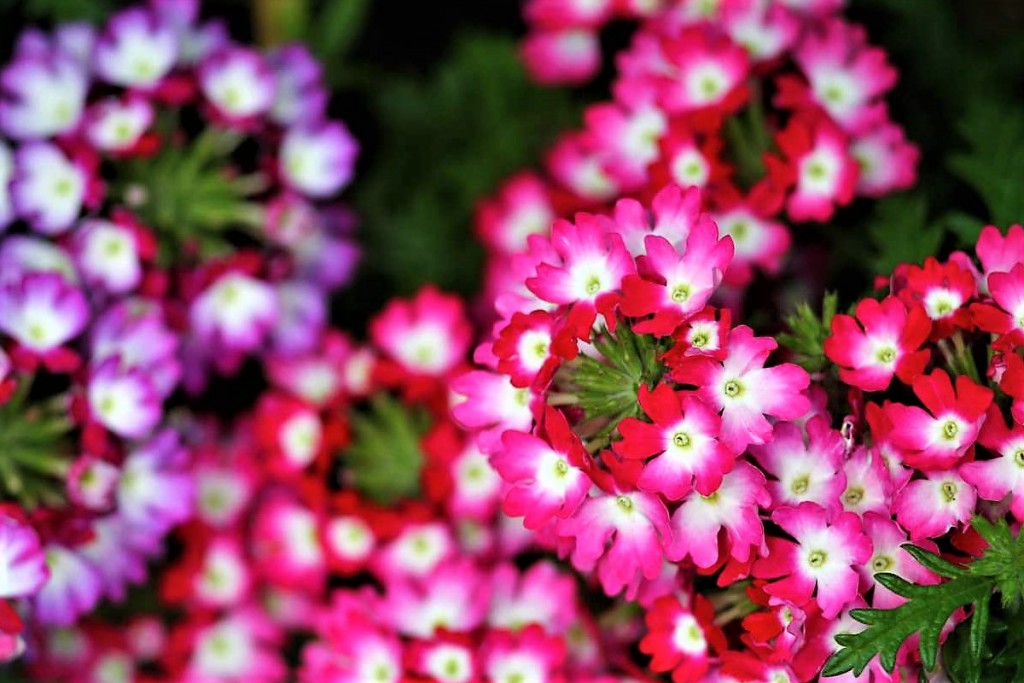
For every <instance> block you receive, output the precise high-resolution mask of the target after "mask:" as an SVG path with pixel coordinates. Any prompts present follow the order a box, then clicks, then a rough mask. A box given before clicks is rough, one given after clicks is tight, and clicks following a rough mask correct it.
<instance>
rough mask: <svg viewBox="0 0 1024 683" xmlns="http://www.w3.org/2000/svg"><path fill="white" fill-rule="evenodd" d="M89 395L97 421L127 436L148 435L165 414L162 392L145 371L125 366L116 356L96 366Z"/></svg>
mask: <svg viewBox="0 0 1024 683" xmlns="http://www.w3.org/2000/svg"><path fill="white" fill-rule="evenodd" d="M88 399H89V409H90V412H91V413H92V416H93V417H94V418H95V419H96V421H97V422H99V423H100V424H101V425H103V426H104V427H106V428H107V429H109V430H110V431H112V432H114V433H115V434H117V435H118V436H122V437H124V438H127V439H141V438H143V437H145V436H146V435H148V434H149V433H150V432H151V431H152V430H153V428H154V427H156V425H157V423H158V422H159V421H160V418H161V417H162V415H163V405H162V403H161V400H160V396H159V394H158V393H157V391H156V389H155V388H154V387H153V383H152V382H151V381H150V380H149V378H148V377H147V376H146V375H145V373H144V372H143V371H142V370H138V369H125V368H123V367H122V366H121V363H120V361H119V360H118V359H116V358H110V359H108V360H106V361H103V362H102V363H101V364H100V365H99V366H98V367H96V368H95V369H94V371H93V373H92V375H91V377H90V378H89V388H88Z"/></svg>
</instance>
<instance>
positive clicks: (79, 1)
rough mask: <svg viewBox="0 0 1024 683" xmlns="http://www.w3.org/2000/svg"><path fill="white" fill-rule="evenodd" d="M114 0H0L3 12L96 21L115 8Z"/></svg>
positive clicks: (58, 18)
mask: <svg viewBox="0 0 1024 683" xmlns="http://www.w3.org/2000/svg"><path fill="white" fill-rule="evenodd" d="M117 7H118V5H117V3H116V2H115V1H114V0H0V10H2V11H4V12H8V11H11V10H13V9H18V10H20V11H21V12H24V13H25V14H26V15H27V16H29V17H32V18H34V19H49V20H51V21H93V22H98V21H100V20H102V19H104V18H106V17H108V16H110V14H111V12H113V11H114V10H115V9H117Z"/></svg>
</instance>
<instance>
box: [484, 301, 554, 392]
mask: <svg viewBox="0 0 1024 683" xmlns="http://www.w3.org/2000/svg"><path fill="white" fill-rule="evenodd" d="M554 337H555V318H554V317H553V316H552V314H550V313H548V312H547V311H533V312H532V313H530V314H526V313H514V314H513V315H512V319H511V320H509V321H508V324H505V325H504V326H502V327H501V330H500V332H498V334H497V338H496V339H495V340H494V344H493V346H492V350H493V352H494V355H495V356H496V357H497V359H498V366H497V370H498V371H499V372H501V373H503V374H505V375H508V376H509V378H510V381H511V382H512V385H513V386H516V387H530V386H534V385H539V386H543V385H544V384H546V383H547V382H548V380H550V379H551V374H552V373H553V372H554V371H555V368H556V367H557V365H558V360H559V359H558V358H557V357H556V356H555V355H554V354H553V353H552V349H551V344H552V342H553V340H554Z"/></svg>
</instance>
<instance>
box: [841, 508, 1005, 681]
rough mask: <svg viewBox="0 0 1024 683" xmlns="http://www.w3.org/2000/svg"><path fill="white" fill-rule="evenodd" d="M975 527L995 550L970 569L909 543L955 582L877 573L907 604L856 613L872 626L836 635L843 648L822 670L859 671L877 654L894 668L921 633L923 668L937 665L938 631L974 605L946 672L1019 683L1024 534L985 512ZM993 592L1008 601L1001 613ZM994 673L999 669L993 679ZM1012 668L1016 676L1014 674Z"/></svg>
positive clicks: (946, 652) (957, 677) (946, 655)
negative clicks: (912, 638) (903, 647)
mask: <svg viewBox="0 0 1024 683" xmlns="http://www.w3.org/2000/svg"><path fill="white" fill-rule="evenodd" d="M972 526H973V527H974V529H975V530H976V531H977V532H978V534H980V535H981V537H982V538H983V539H985V541H986V542H987V543H988V548H986V549H985V552H984V553H983V554H982V556H981V557H979V558H977V559H975V560H974V561H973V562H972V563H971V564H969V565H967V566H965V567H960V566H957V565H955V564H953V563H951V562H948V561H946V560H944V559H943V558H941V557H939V556H938V555H935V554H934V553H931V552H928V551H926V550H924V549H922V548H918V547H916V546H913V545H909V544H908V545H904V546H903V548H904V549H905V550H906V551H907V552H908V553H910V554H911V555H912V556H913V557H914V558H915V559H916V560H917V561H918V562H920V563H921V564H922V565H923V566H925V567H926V568H928V569H930V570H931V571H933V572H935V573H936V574H938V575H940V576H943V577H946V578H948V579H950V580H949V581H947V582H945V583H940V584H937V585H922V586H918V585H915V584H913V583H910V582H909V581H907V580H905V579H903V578H901V577H899V576H896V575H895V574H887V573H881V574H876V575H875V579H876V580H877V581H878V582H879V583H880V584H881V585H883V586H885V587H886V588H888V589H889V590H891V591H893V592H894V593H896V594H897V595H900V596H902V597H904V598H907V601H906V602H905V603H904V604H902V605H900V606H899V607H896V608H895V609H891V610H878V609H855V610H851V611H850V615H851V616H852V617H853V618H854V619H855V620H857V621H859V622H861V623H862V624H865V625H866V626H867V628H866V629H864V630H863V631H861V632H859V633H845V634H839V635H837V636H836V642H837V643H838V644H839V645H840V649H839V650H838V651H837V652H835V653H834V654H833V655H832V656H831V657H830V658H829V659H828V661H827V662H826V663H825V668H824V671H823V675H825V676H834V675H838V674H841V673H845V672H847V671H853V672H854V673H855V675H860V673H861V672H862V671H863V670H864V669H865V667H867V666H868V664H869V663H870V662H871V660H872V659H874V658H875V656H878V657H879V660H880V662H881V664H882V667H883V668H885V669H886V670H887V671H890V672H891V671H892V670H893V667H894V666H895V663H896V654H897V652H898V651H899V649H900V647H901V645H902V644H903V642H904V641H905V640H906V639H907V638H909V637H910V636H912V635H914V634H920V645H919V647H920V652H921V661H922V663H923V665H924V668H925V669H927V670H931V669H933V668H934V667H935V664H936V661H937V659H938V643H939V636H940V634H941V632H942V630H943V628H944V627H945V625H946V623H947V621H948V620H949V618H950V616H951V615H952V614H953V613H954V612H955V611H956V610H957V609H959V608H961V607H967V606H970V607H971V616H970V619H969V623H968V624H967V625H966V626H964V625H960V626H958V627H957V629H956V630H955V631H954V633H953V634H952V635H951V637H950V638H949V639H948V641H947V643H946V645H945V646H944V648H943V660H944V662H945V665H944V666H945V668H946V670H947V673H949V675H950V676H951V677H952V680H954V681H955V683H981V682H982V681H984V682H985V683H988V681H990V680H991V681H997V680H1019V679H1018V677H1017V675H1018V674H1019V673H1021V672H1024V650H1021V649H1020V648H1018V647H1016V642H1017V641H1024V636H1022V635H1021V632H1022V629H1021V628H1020V620H1019V614H1018V613H1019V611H1020V602H1021V595H1022V591H1024V578H1022V577H1024V542H1022V541H1021V538H1022V536H1024V534H1020V535H1018V536H1017V537H1016V538H1014V536H1013V534H1012V532H1011V530H1010V527H1009V525H1008V524H1007V523H1006V520H1005V519H1000V520H998V521H996V522H991V521H989V520H988V519H986V518H984V517H981V516H978V517H976V518H975V519H974V520H973V521H972ZM993 591H995V592H997V593H1000V594H1001V598H1002V599H1001V600H1000V601H999V603H998V612H997V613H995V614H993V612H992V604H991V603H992V597H993V596H992V593H993ZM964 628H966V629H967V630H966V632H965V631H964ZM1021 645H1022V646H1024V642H1022V643H1021ZM989 670H998V672H999V673H998V675H997V676H996V677H994V678H989V677H988V675H987V674H986V671H989ZM1011 671H1012V672H1014V673H1013V675H1009V674H1008V672H1011ZM983 676H984V678H983ZM999 676H1003V678H999Z"/></svg>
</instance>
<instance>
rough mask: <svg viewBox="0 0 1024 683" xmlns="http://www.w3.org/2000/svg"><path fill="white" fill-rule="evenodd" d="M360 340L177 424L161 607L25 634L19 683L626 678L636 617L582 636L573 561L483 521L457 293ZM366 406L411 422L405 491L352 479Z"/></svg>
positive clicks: (339, 340)
mask: <svg viewBox="0 0 1024 683" xmlns="http://www.w3.org/2000/svg"><path fill="white" fill-rule="evenodd" d="M370 329H371V338H372V342H371V343H369V344H356V343H353V342H352V341H351V339H349V338H348V337H347V336H345V335H344V334H342V333H341V332H338V331H334V330H332V331H328V332H325V333H324V334H323V335H322V337H321V338H320V340H319V343H318V345H317V347H316V348H315V349H313V350H311V351H309V352H306V353H303V354H293V355H289V356H272V357H271V358H270V359H269V361H268V364H267V369H268V378H269V380H270V388H269V389H268V390H267V391H266V392H265V393H263V394H262V395H261V396H260V398H259V400H258V401H257V404H256V406H255V408H254V409H253V410H252V411H251V413H247V414H245V415H243V416H241V417H240V418H238V419H237V420H236V421H235V422H233V423H231V424H223V423H219V422H218V421H216V420H213V419H211V420H209V421H207V422H205V423H203V424H199V425H193V429H191V430H190V433H192V434H195V435H196V439H197V442H196V444H195V446H194V451H195V458H194V464H193V471H194V478H195V487H196V498H197V505H196V512H195V515H194V516H193V518H192V519H191V520H190V521H189V522H188V523H187V524H185V525H184V526H182V527H180V528H179V530H178V531H177V532H176V534H175V538H176V542H177V544H178V545H180V547H181V551H180V553H178V554H177V557H176V559H175V560H174V561H173V562H172V563H171V564H170V565H169V566H168V567H167V568H166V569H165V570H163V571H162V572H161V574H160V576H159V590H160V593H159V595H160V604H161V606H163V607H166V608H171V609H172V611H173V616H167V615H166V614H164V615H161V614H157V613H148V612H141V613H133V615H132V619H131V621H130V622H129V623H128V624H127V625H126V626H125V627H122V626H121V625H119V624H114V623H112V622H109V621H105V620H103V619H101V618H98V617H90V618H86V619H83V620H81V621H79V622H78V623H77V624H75V625H74V626H70V627H62V628H48V629H38V630H35V631H33V633H32V635H33V640H32V641H31V643H30V645H31V646H32V647H33V648H34V649H33V651H32V657H31V661H30V662H29V665H28V671H29V673H30V674H31V675H32V676H33V678H34V679H37V680H67V681H93V680H105V679H104V678H103V676H105V675H107V672H110V671H118V672H120V674H121V675H122V678H121V679H120V680H139V681H146V682H147V683H156V682H158V681H177V682H183V683H186V682H187V683H214V682H236V683H241V682H242V681H246V682H249V681H260V682H262V683H272V682H273V681H286V680H288V681H290V680H298V681H308V682H310V683H312V682H314V681H325V680H330V681H339V682H345V681H350V682H352V683H364V682H365V681H375V682H379V683H397V682H399V681H402V682H403V683H404V682H413V681H421V682H423V683H427V682H428V681H443V682H446V683H460V682H465V681H485V680H486V681H495V682H502V683H507V682H511V681H552V682H554V681H593V682H594V683H598V682H600V683H605V682H610V681H615V680H621V678H619V677H613V676H612V675H611V674H610V673H609V672H611V671H620V670H623V667H625V670H626V671H634V670H635V666H634V665H632V664H630V663H629V657H628V648H629V647H630V645H632V644H633V643H634V642H635V634H636V631H637V628H636V627H637V624H636V619H635V618H634V619H631V620H630V624H631V627H630V628H625V629H621V630H619V631H617V630H614V629H607V628H606V629H601V628H599V627H598V624H597V621H596V620H597V618H599V616H600V614H599V613H598V612H595V611H592V610H591V609H589V608H588V607H587V606H586V604H585V603H584V601H583V600H582V597H583V596H581V595H580V593H579V590H578V587H577V584H576V581H575V578H574V576H573V574H572V572H571V570H569V569H568V568H564V567H559V566H558V565H556V564H555V563H554V562H553V561H551V560H548V559H540V558H538V556H537V553H536V550H537V547H536V545H535V543H534V538H533V536H532V535H531V534H529V533H526V532H524V530H523V529H522V528H521V526H520V525H517V524H515V523H514V522H513V520H511V519H510V518H508V517H505V516H504V515H502V514H501V513H500V512H499V505H500V499H501V492H502V480H501V477H500V476H499V475H498V473H497V472H496V471H495V470H494V469H493V468H492V467H491V465H490V464H489V462H488V459H487V456H486V455H485V454H484V453H483V451H481V449H480V446H479V443H478V440H477V437H476V436H474V435H472V434H469V433H466V432H465V431H463V430H461V429H460V428H458V427H457V426H456V425H455V423H454V422H453V421H452V419H451V417H450V415H449V409H450V403H451V401H452V397H453V394H452V392H451V390H450V387H449V383H450V381H451V379H452V377H453V376H455V375H456V374H459V373H461V372H463V371H464V370H465V368H466V361H465V357H466V354H467V352H468V350H469V345H470V341H471V336H470V327H469V322H468V320H467V319H466V315H465V310H464V307H463V305H462V304H461V302H460V301H459V300H458V299H457V298H456V297H453V296H449V295H445V294H442V293H440V292H438V291H436V290H434V289H431V288H427V289H424V290H422V291H421V292H420V293H419V294H417V295H416V296H415V297H414V298H413V299H410V300H395V301H393V302H391V303H390V304H389V305H388V306H387V308H386V309H385V310H384V311H382V312H381V313H380V314H379V315H378V316H377V317H376V318H375V319H374V320H373V321H371V326H370ZM381 401H392V402H395V404H397V405H398V406H399V410H400V411H401V412H402V415H403V416H404V417H403V418H402V419H403V420H408V422H403V424H412V423H413V422H416V421H417V420H419V419H420V418H425V422H424V423H423V424H421V425H420V427H419V429H421V430H422V433H419V432H417V434H416V441H415V445H416V448H417V449H419V450H420V451H421V455H422V458H423V460H422V462H421V463H414V464H412V465H410V466H411V467H416V468H418V472H419V475H418V482H417V486H416V488H417V490H418V491H419V496H418V499H416V500H414V499H412V498H399V499H396V500H390V501H388V504H387V505H384V504H382V503H375V502H373V501H372V500H371V499H370V498H369V497H367V495H364V494H362V493H360V492H359V491H358V490H357V488H356V487H354V486H353V484H352V482H353V481H356V482H361V481H362V480H361V479H360V476H361V474H360V471H359V467H360V464H359V463H357V462H355V461H352V460H351V458H352V457H353V456H352V455H350V454H351V453H353V452H354V450H353V449H357V448H359V447H360V443H359V440H360V438H362V437H361V433H360V431H359V429H358V426H357V423H358V422H359V420H360V419H361V416H365V415H367V414H371V415H372V414H373V413H374V410H375V408H374V406H375V405H378V404H379V402H381ZM392 430H393V431H390V432H388V433H387V434H386V436H387V439H388V440H387V444H388V445H393V444H394V442H395V441H396V440H397V439H398V435H397V432H396V431H394V430H397V428H396V427H394V426H392ZM396 447H397V446H396ZM339 452H340V453H341V456H340V457H337V454H338V453H339ZM374 456H375V457H376V458H379V459H381V460H386V459H387V458H388V457H389V453H387V452H385V451H380V452H375V453H374ZM391 474H392V475H395V474H396V473H394V472H392V473H391ZM397 474H399V475H400V473H397ZM370 488H371V489H372V486H370ZM0 528H5V527H0ZM19 579H20V576H19ZM30 579H31V576H26V578H25V580H30ZM636 674H637V675H641V674H640V672H639V671H636Z"/></svg>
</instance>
